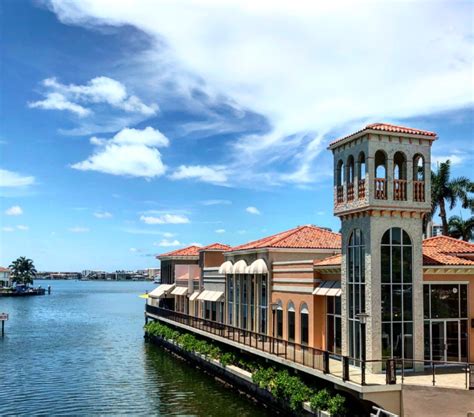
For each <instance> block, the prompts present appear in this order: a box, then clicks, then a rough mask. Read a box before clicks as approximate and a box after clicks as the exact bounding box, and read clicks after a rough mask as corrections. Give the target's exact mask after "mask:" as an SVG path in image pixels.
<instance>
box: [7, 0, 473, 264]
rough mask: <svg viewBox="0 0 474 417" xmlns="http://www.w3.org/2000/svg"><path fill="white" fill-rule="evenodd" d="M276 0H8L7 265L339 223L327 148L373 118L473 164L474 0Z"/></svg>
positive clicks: (462, 167) (127, 257)
mask: <svg viewBox="0 0 474 417" xmlns="http://www.w3.org/2000/svg"><path fill="white" fill-rule="evenodd" d="M268 4H269V3H267V2H258V3H257V4H255V2H246V1H243V2H236V1H235V2H234V1H231V0H229V1H228V2H225V3H223V2H215V1H212V0H204V1H201V2H189V3H188V2H185V1H183V2H167V1H163V2H160V1H157V2H149V1H141V2H138V3H137V2H135V3H134V4H132V2H129V1H127V0H123V1H120V2H118V3H117V2H110V1H108V0H97V1H85V0H84V1H81V2H74V1H67V2H59V1H54V0H51V1H13V0H5V1H3V2H2V4H1V6H0V7H1V8H0V13H1V15H0V18H1V25H0V26H1V52H0V53H1V56H0V58H1V68H0V71H1V73H0V75H1V80H0V82H1V85H0V99H1V116H0V117H1V122H0V170H1V171H0V202H1V217H0V221H1V229H2V231H1V239H0V245H1V246H0V265H8V264H9V263H10V262H11V261H12V260H13V259H15V258H16V257H18V256H22V255H24V256H28V257H30V258H32V259H33V260H34V261H35V262H36V265H37V267H38V269H40V270H82V269H106V270H115V269H128V268H131V269H136V268H146V267H152V266H156V265H157V261H156V260H155V259H154V258H153V255H154V254H156V253H161V252H164V251H168V250H172V249H174V248H177V247H179V246H183V245H187V244H191V243H194V242H197V243H201V244H208V243H212V242H215V241H221V242H223V243H228V244H231V245H235V244H238V243H243V242H245V241H248V240H251V239H255V238H259V237H261V236H264V235H266V234H270V233H274V232H278V231H281V230H285V229H287V228H291V227H294V226H296V225H300V224H309V223H312V224H316V225H321V226H328V227H332V228H333V229H334V230H339V221H338V220H337V219H336V218H334V217H333V216H332V191H331V187H332V185H331V184H332V165H331V155H330V153H329V152H328V151H327V150H326V146H327V144H328V143H329V142H330V141H331V140H332V139H334V138H337V137H339V136H340V135H342V134H347V133H350V132H351V131H354V130H356V129H359V128H360V127H361V126H363V125H365V124H367V123H370V122H374V121H386V122H392V123H399V124H403V125H409V126H412V127H417V128H422V129H428V130H433V131H435V132H437V133H438V135H439V140H438V141H437V142H436V143H435V145H434V146H433V159H434V161H437V160H443V159H446V158H448V157H449V158H451V160H452V161H453V175H454V176H457V175H468V176H471V177H472V176H473V175H472V163H473V153H472V150H473V133H474V122H473V97H474V95H473V88H472V86H473V80H472V62H473V61H472V53H473V52H472V51H473V50H474V48H473V39H474V36H473V29H472V22H471V21H470V16H472V11H473V10H472V8H473V6H472V3H470V2H457V1H454V2H452V1H451V2H433V3H426V2H412V3H410V4H408V3H407V4H397V5H396V6H394V3H391V4H390V7H389V6H388V3H387V4H386V5H383V4H375V3H367V4H365V5H364V6H363V7H362V6H361V7H358V8H357V9H354V10H352V11H351V13H347V11H348V7H349V6H348V5H347V4H345V3H344V2H334V4H331V5H312V4H309V3H308V4H306V3H305V4H303V3H302V4H301V6H300V7H298V8H295V7H294V6H293V5H292V4H291V3H290V2H283V1H282V2H276V3H275V2H273V3H272V7H269V6H268ZM341 11H345V12H346V13H341ZM387 13H390V15H391V16H392V18H391V19H390V21H387V19H386V18H385V17H386V16H387ZM364 22H370V24H364Z"/></svg>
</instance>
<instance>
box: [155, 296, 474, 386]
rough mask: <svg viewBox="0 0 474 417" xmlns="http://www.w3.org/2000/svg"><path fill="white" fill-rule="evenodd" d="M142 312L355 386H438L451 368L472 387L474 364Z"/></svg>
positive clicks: (165, 311) (167, 313) (176, 314)
mask: <svg viewBox="0 0 474 417" xmlns="http://www.w3.org/2000/svg"><path fill="white" fill-rule="evenodd" d="M146 312H147V313H149V314H152V315H154V316H157V317H163V318H165V319H168V320H171V321H174V322H176V323H180V324H183V325H186V326H189V327H192V328H195V329H198V330H201V331H204V332H207V333H210V334H212V335H215V336H219V337H222V338H225V339H227V340H231V341H233V342H237V343H239V344H242V345H244V346H248V347H251V348H254V349H257V350H259V351H262V352H265V353H268V354H269V355H274V356H275V357H277V358H281V359H285V360H287V361H291V362H294V363H296V364H299V365H303V366H306V367H308V368H311V369H316V370H318V371H321V372H323V373H325V374H330V375H332V376H335V377H337V378H340V379H341V380H342V381H350V382H353V383H356V384H359V385H384V384H387V385H393V384H397V383H401V384H407V383H414V384H416V385H425V386H426V385H432V386H438V385H440V384H439V383H438V384H437V382H439V381H437V379H436V378H437V377H438V379H439V378H440V377H441V376H443V377H445V376H446V375H448V376H449V375H450V372H452V371H453V369H454V370H457V371H458V372H457V373H458V374H460V375H461V376H463V377H464V383H462V384H460V385H461V386H459V388H466V389H474V364H469V363H465V362H442V361H419V360H413V359H398V358H395V359H380V360H361V359H356V358H351V357H349V356H343V355H341V354H338V353H335V352H330V351H327V350H323V349H318V348H314V347H311V346H307V345H302V344H299V343H295V342H290V341H288V340H284V339H280V338H278V337H273V336H269V335H266V334H263V333H258V332H253V331H250V330H245V329H241V328H238V327H234V326H231V325H228V324H223V323H219V322H216V321H212V320H207V319H203V318H200V317H195V316H190V315H188V314H184V313H179V312H176V311H173V310H168V309H164V308H161V307H155V306H152V305H149V304H147V305H146ZM269 359H271V356H269ZM447 365H448V366H449V367H450V368H447V367H446V366H447ZM413 377H421V383H418V382H414V380H412V378H413ZM440 386H442V385H440Z"/></svg>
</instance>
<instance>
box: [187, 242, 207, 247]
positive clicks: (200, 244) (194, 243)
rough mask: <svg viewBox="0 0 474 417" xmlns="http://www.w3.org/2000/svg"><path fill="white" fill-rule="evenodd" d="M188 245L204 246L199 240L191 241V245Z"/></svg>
mask: <svg viewBox="0 0 474 417" xmlns="http://www.w3.org/2000/svg"><path fill="white" fill-rule="evenodd" d="M187 246H199V247H202V246H204V245H203V244H202V243H199V242H191V243H190V244H189V245H187Z"/></svg>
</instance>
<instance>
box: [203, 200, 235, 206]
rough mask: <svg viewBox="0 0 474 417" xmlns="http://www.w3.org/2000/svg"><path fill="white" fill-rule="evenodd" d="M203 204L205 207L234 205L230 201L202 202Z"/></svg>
mask: <svg viewBox="0 0 474 417" xmlns="http://www.w3.org/2000/svg"><path fill="white" fill-rule="evenodd" d="M201 204H202V205H204V206H218V205H223V206H224V205H229V204H232V201H230V200H204V201H201Z"/></svg>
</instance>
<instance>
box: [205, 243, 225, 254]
mask: <svg viewBox="0 0 474 417" xmlns="http://www.w3.org/2000/svg"><path fill="white" fill-rule="evenodd" d="M229 249H230V246H229V245H226V244H224V243H218V242H216V243H211V244H210V245H207V246H203V247H202V248H200V249H199V252H202V251H204V250H222V251H226V250H229Z"/></svg>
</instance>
